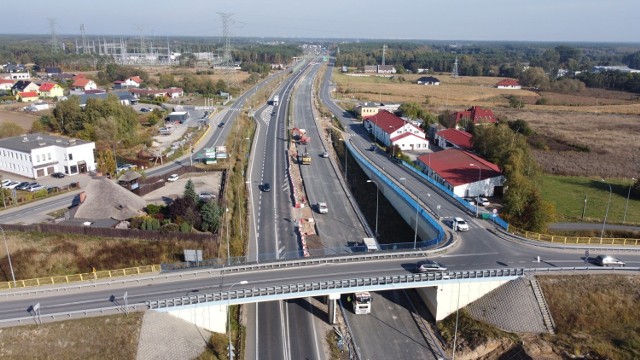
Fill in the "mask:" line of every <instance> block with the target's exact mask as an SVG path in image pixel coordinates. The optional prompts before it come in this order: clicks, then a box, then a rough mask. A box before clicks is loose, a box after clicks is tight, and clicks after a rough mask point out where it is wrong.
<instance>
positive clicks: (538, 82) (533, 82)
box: [519, 67, 549, 88]
mask: <svg viewBox="0 0 640 360" xmlns="http://www.w3.org/2000/svg"><path fill="white" fill-rule="evenodd" d="M519 80H520V84H522V86H529V87H532V88H541V87H543V86H546V84H547V83H548V82H549V77H548V76H547V74H546V73H545V72H544V69H542V68H539V67H530V68H528V69H527V70H525V71H523V72H522V73H521V74H520V78H519Z"/></svg>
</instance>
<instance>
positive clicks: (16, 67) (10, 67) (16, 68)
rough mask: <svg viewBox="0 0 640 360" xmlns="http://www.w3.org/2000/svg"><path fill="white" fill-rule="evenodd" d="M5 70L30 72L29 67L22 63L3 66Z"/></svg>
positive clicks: (9, 71)
mask: <svg viewBox="0 0 640 360" xmlns="http://www.w3.org/2000/svg"><path fill="white" fill-rule="evenodd" d="M3 70H4V71H5V72H8V73H25V72H29V71H28V70H27V68H26V67H25V66H24V65H22V64H11V63H9V64H6V65H4V67H3Z"/></svg>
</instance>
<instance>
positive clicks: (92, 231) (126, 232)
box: [2, 223, 219, 242]
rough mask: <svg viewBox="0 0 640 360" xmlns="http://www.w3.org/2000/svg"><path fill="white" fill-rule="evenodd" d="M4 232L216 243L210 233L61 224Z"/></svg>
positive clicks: (13, 227) (10, 226)
mask: <svg viewBox="0 0 640 360" xmlns="http://www.w3.org/2000/svg"><path fill="white" fill-rule="evenodd" d="M2 227H3V228H4V230H5V231H14V232H37V233H55V234H76V235H83V236H93V237H112V238H124V239H137V240H151V241H156V240H193V241H216V242H217V241H218V240H219V235H218V234H211V233H182V232H169V231H167V232H164V231H149V230H137V229H114V228H101V227H91V226H72V225H61V224H44V223H42V224H29V225H20V224H2Z"/></svg>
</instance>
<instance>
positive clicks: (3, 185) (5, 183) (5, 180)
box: [0, 179, 11, 187]
mask: <svg viewBox="0 0 640 360" xmlns="http://www.w3.org/2000/svg"><path fill="white" fill-rule="evenodd" d="M0 184H2V187H5V186H7V185H9V184H11V180H9V179H4V180H2V182H0Z"/></svg>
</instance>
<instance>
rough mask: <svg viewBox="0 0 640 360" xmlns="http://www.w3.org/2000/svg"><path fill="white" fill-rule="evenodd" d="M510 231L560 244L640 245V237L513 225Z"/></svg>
mask: <svg viewBox="0 0 640 360" xmlns="http://www.w3.org/2000/svg"><path fill="white" fill-rule="evenodd" d="M509 233H511V234H514V235H519V236H522V237H524V238H527V239H530V240H538V241H546V242H551V243H559V244H578V245H622V246H640V239H628V238H599V237H589V236H562V235H551V234H540V233H536V232H531V231H525V230H520V229H517V228H514V227H511V229H510V230H509Z"/></svg>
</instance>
